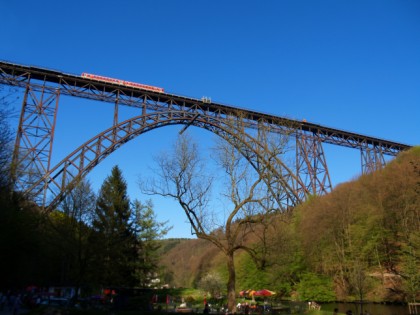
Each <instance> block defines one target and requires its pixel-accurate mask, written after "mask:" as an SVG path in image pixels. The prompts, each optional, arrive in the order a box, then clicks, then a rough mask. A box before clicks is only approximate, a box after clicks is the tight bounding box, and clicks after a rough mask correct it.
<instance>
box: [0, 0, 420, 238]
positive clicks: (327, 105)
mask: <svg viewBox="0 0 420 315" xmlns="http://www.w3.org/2000/svg"><path fill="white" fill-rule="evenodd" d="M0 13H1V27H0V38H1V41H0V59H2V60H6V61H11V62H15V63H21V64H24V65H37V66H41V67H45V68H52V69H57V70H61V71H63V72H67V73H72V74H81V73H82V72H90V73H94V74H100V75H105V76H109V77H115V78H122V79H125V80H130V81H134V82H141V83H146V84H150V85H156V86H159V87H163V88H165V90H166V91H168V92H171V93H175V94H180V95H186V96H191V97H196V98H200V97H202V96H209V97H211V98H212V100H213V101H215V102H221V103H226V104H231V105H233V106H238V107H243V108H249V109H252V110H255V111H261V112H265V113H270V114H274V115H279V116H286V117H289V118H293V119H306V120H307V121H309V122H314V123H318V124H321V125H326V126H330V127H334V128H338V129H343V130H348V131H352V132H355V133H360V134H365V135H371V136H374V137H378V138H383V139H388V140H392V141H396V142H401V143H406V144H410V145H419V144H420V127H419V126H420V123H419V120H420V1H418V0H402V1H401V0H395V1H390V0H378V1H370V0H361V1H358V0H351V1H350V0H349V1H345V0H331V1H325V0H319V1H312V0H306V1H303V0H289V1H281V0H276V1H275V0H272V1H257V0H255V1H248V0H242V1H239V0H238V1H228V0H224V1H222V0H212V1H205V0H202V1H199V0H178V1H175V0H145V1H134V0H133V1H127V0H118V1H109V0H91V1H88V0H83V1H52V0H48V1H42V0H40V1H29V0H22V1H10V0H0ZM112 115H113V106H112V104H102V103H101V104H97V103H94V104H92V103H90V102H86V101H84V100H79V99H64V98H63V99H62V100H60V109H59V113H58V126H57V133H56V139H55V143H54V146H55V147H54V155H53V159H54V161H55V162H58V161H59V160H61V159H62V158H63V157H65V156H66V155H67V154H69V153H70V152H71V151H73V150H74V149H75V148H76V147H78V146H79V145H80V144H82V143H83V142H84V141H86V140H88V139H89V138H90V137H92V136H94V135H96V134H97V133H98V132H100V131H102V130H103V129H105V128H108V127H110V126H111V124H112ZM125 115H127V116H129V115H132V113H130V112H127V113H126V114H125ZM75 126H77V127H75ZM179 129H180V128H163V129H161V130H157V131H153V132H150V133H149V134H146V135H143V136H141V137H138V138H137V139H135V140H133V141H132V142H130V143H128V144H126V145H125V146H124V147H123V148H121V149H120V150H118V151H117V152H115V153H114V154H113V155H111V156H110V157H108V158H107V159H106V160H105V161H103V162H102V163H101V164H100V165H99V166H98V167H97V168H96V169H95V170H94V171H92V172H91V173H90V174H89V180H90V181H91V182H92V183H93V185H94V188H95V189H96V190H97V189H99V187H100V184H101V183H102V181H103V180H104V178H105V177H106V176H107V175H108V174H109V172H110V169H111V167H112V166H113V165H115V164H119V165H120V166H121V168H122V169H123V172H124V175H125V177H126V178H127V181H128V184H129V193H130V197H131V198H132V199H134V198H139V199H143V198H144V197H143V196H141V195H140V193H139V189H138V187H137V184H136V181H137V177H138V175H139V174H141V173H145V172H147V166H151V165H152V162H151V158H152V156H153V155H156V154H158V153H159V152H160V151H161V150H163V149H164V148H165V147H168V146H170V145H171V144H172V140H173V139H175V138H176V135H177V132H178V130H179ZM192 129H194V128H192ZM193 134H194V135H195V136H196V137H197V138H199V139H202V137H208V135H203V132H201V131H199V130H198V131H197V129H194V130H193ZM206 139H207V138H206ZM325 150H326V154H327V160H328V163H329V167H330V172H331V176H332V180H333V184H338V183H340V182H343V181H347V180H350V179H351V178H353V177H354V176H356V175H358V174H359V173H360V156H359V153H358V152H357V151H355V152H353V151H352V150H348V149H343V148H336V147H334V148H329V147H328V148H327V147H326V148H325ZM350 151H351V152H350ZM54 161H53V162H54ZM155 211H156V213H157V215H158V219H159V220H160V221H164V220H169V221H170V224H172V225H174V229H173V230H172V231H171V232H170V234H169V235H168V236H170V237H189V236H190V230H189V228H188V225H186V224H185V221H186V219H185V216H184V214H183V213H182V211H181V210H180V209H179V208H177V207H176V205H175V204H173V203H171V202H169V201H163V200H155Z"/></svg>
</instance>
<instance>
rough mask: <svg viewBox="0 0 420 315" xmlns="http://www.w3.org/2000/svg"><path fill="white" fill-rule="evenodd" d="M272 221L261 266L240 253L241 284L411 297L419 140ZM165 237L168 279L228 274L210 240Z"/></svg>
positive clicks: (419, 266)
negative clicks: (416, 144)
mask: <svg viewBox="0 0 420 315" xmlns="http://www.w3.org/2000/svg"><path fill="white" fill-rule="evenodd" d="M272 221H273V222H275V224H276V229H275V230H276V232H275V233H274V234H275V235H270V242H271V247H270V248H271V250H270V255H268V259H267V263H266V265H265V268H264V270H261V269H257V267H256V265H255V264H254V263H253V262H252V261H251V259H250V258H249V257H248V255H246V253H244V252H240V253H239V254H238V255H237V256H236V264H237V276H236V279H237V289H238V290H245V289H250V288H252V289H261V288H268V289H271V290H275V291H276V292H278V294H279V295H281V296H283V297H284V298H299V299H313V300H317V301H332V300H340V301H352V300H369V301H412V300H413V299H414V298H415V297H414V296H415V295H416V294H417V295H419V289H420V288H419V283H420V275H419V270H420V261H419V248H420V234H419V231H420V147H416V148H413V149H412V150H410V151H409V152H404V153H402V154H401V155H400V156H399V157H398V158H397V159H395V160H393V161H392V162H391V163H389V164H388V165H387V166H386V167H385V168H384V169H382V170H380V171H377V172H375V173H373V174H369V175H363V176H361V177H359V178H357V179H356V180H354V181H352V182H348V183H344V184H341V185H339V186H338V187H336V188H335V189H334V191H333V192H332V193H330V194H329V195H326V196H322V197H317V196H313V197H311V198H310V199H309V200H308V201H307V202H306V203H305V204H302V205H301V206H299V207H298V208H296V209H294V211H293V214H292V215H284V214H279V215H277V216H276V217H275V218H274V217H273V218H272ZM248 241H249V242H253V240H248ZM165 242H169V243H170V244H171V245H170V246H168V247H166V249H165V247H163V255H162V256H161V264H162V265H163V266H164V267H163V268H164V274H165V281H166V282H167V283H168V284H169V285H171V286H177V287H196V286H199V284H200V279H201V278H202V277H204V276H205V275H206V274H208V273H216V274H219V275H220V276H221V277H222V278H223V279H226V266H225V265H224V260H223V259H222V256H221V254H220V253H219V252H218V250H217V249H216V248H215V247H214V246H213V245H212V244H211V243H208V242H206V241H203V240H177V241H176V242H175V243H174V240H171V241H170V240H166V241H165ZM169 243H168V244H169ZM273 245H274V246H273Z"/></svg>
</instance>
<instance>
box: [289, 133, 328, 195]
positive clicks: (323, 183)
mask: <svg viewBox="0 0 420 315" xmlns="http://www.w3.org/2000/svg"><path fill="white" fill-rule="evenodd" d="M296 174H297V176H299V178H300V179H301V182H302V183H304V185H305V187H299V192H300V195H304V194H305V193H307V191H309V193H310V194H312V195H323V194H325V193H327V192H330V191H331V189H332V185H331V179H330V175H329V172H328V167H327V162H326V159H325V154H324V150H323V148H322V141H321V140H320V139H319V137H318V135H316V134H314V135H311V134H308V133H305V132H300V133H299V132H298V133H297V134H296Z"/></svg>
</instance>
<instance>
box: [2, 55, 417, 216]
mask: <svg viewBox="0 0 420 315" xmlns="http://www.w3.org/2000/svg"><path fill="white" fill-rule="evenodd" d="M103 78H104V77H99V76H94V75H83V76H78V75H72V74H67V73H63V72H60V71H54V70H50V69H43V68H39V67H32V66H24V65H19V64H13V63H9V62H0V84H2V85H9V86H15V87H19V88H22V90H23V91H24V96H23V102H22V110H21V116H20V121H19V127H18V130H17V135H16V143H15V149H14V155H13V176H14V182H15V189H16V191H19V192H22V193H23V194H24V195H25V196H27V197H28V198H31V199H32V200H34V201H35V202H36V203H37V204H38V205H40V206H43V207H44V208H45V209H47V210H50V209H53V208H54V207H55V206H57V205H58V203H59V202H60V201H61V200H62V199H63V198H64V197H65V196H66V194H67V193H68V192H69V191H70V190H71V189H72V188H73V187H74V186H75V185H76V184H77V183H78V182H79V181H80V179H81V178H83V177H84V176H85V175H86V174H87V173H89V171H91V170H92V169H93V168H94V167H95V166H96V165H97V164H98V163H99V162H101V161H102V160H103V159H104V158H106V157H107V156H108V155H109V154H111V153H112V152H114V151H115V150H117V149H118V148H119V147H120V146H121V145H123V144H124V143H126V142H128V141H130V140H132V139H134V138H136V137H137V136H139V135H141V134H143V133H145V132H148V131H150V130H153V129H155V128H160V127H164V126H168V125H180V124H181V125H185V127H184V129H185V128H187V127H189V126H196V127H199V128H204V129H207V130H209V131H211V132H213V133H215V134H217V135H218V136H220V137H222V138H223V139H225V140H226V141H228V142H229V143H230V144H232V145H233V146H235V148H236V149H237V150H238V151H239V152H240V153H241V154H242V155H243V156H244V157H245V158H246V159H247V160H248V161H249V163H250V164H251V165H252V166H253V167H254V168H255V170H256V171H257V172H259V173H267V174H270V175H269V176H265V177H264V178H265V181H266V183H267V186H268V187H269V189H270V190H271V191H272V193H273V195H275V196H276V199H277V202H278V204H279V206H280V207H281V209H282V210H287V209H289V208H290V207H293V206H295V205H296V204H298V203H299V202H302V201H303V200H305V198H306V197H307V196H308V195H311V194H317V195H320V194H325V193H327V192H329V191H330V190H331V189H332V186H331V180H330V176H329V172H328V168H327V163H326V159H325V155H324V151H323V148H322V144H323V143H328V144H333V145H338V146H344V147H349V148H353V149H358V150H360V152H361V161H362V163H361V166H362V173H369V172H372V171H374V170H376V169H379V168H382V167H383V166H384V165H385V156H391V157H394V156H396V155H397V154H398V153H399V152H401V151H403V150H407V149H409V148H410V147H411V146H409V145H405V144H401V143H396V142H392V141H387V140H382V139H378V138H373V137H368V136H364V135H360V134H356V133H351V132H347V131H342V130H338V129H333V128H329V127H324V126H321V125H318V124H313V123H310V122H307V121H297V120H293V119H287V118H283V117H278V116H272V115H268V114H264V113H259V112H255V111H250V110H246V109H241V108H236V107H232V106H226V105H223V104H217V103H213V102H211V100H210V99H207V98H202V99H194V98H188V97H184V96H179V95H174V94H170V93H165V92H164V91H163V89H150V87H148V86H142V85H140V84H135V83H131V82H127V81H121V80H116V79H115V80H107V81H104V80H103ZM127 83H128V84H127ZM130 83H131V84H130ZM61 95H66V96H71V97H76V98H85V99H91V100H96V101H102V102H107V103H112V104H114V122H113V124H112V126H111V127H110V128H108V129H107V130H104V131H102V132H101V133H99V134H97V135H96V136H95V137H93V138H92V139H90V140H88V141H86V142H85V143H83V144H82V145H81V146H80V147H78V148H76V149H75V150H74V151H73V152H72V153H70V154H69V155H67V157H65V158H64V159H63V160H62V161H61V162H59V163H58V164H57V165H51V155H52V148H53V139H54V130H55V126H56V113H57V109H58V105H59V99H60V96H61ZM120 106H131V107H135V108H138V109H139V115H138V116H135V117H132V118H130V119H127V120H125V121H122V122H119V120H118V108H119V107H120ZM273 134H276V135H287V136H288V137H289V138H292V139H293V141H294V143H295V145H294V146H293V150H294V152H293V154H294V156H295V160H296V162H295V163H294V166H293V167H291V166H290V165H287V164H286V163H284V161H283V159H282V154H283V153H284V152H277V151H276V148H277V147H276V146H275V145H274V146H273V145H270V144H269V142H270V138H271V135H273Z"/></svg>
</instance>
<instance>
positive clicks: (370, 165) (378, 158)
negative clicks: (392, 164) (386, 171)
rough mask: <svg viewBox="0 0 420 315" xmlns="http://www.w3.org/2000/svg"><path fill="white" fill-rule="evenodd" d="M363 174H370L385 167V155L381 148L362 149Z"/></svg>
mask: <svg viewBox="0 0 420 315" xmlns="http://www.w3.org/2000/svg"><path fill="white" fill-rule="evenodd" d="M360 154H361V163H362V174H369V173H372V172H374V171H377V170H380V169H382V168H383V167H385V157H384V154H383V152H382V151H381V150H380V148H377V147H373V148H369V147H367V148H363V149H361V150H360Z"/></svg>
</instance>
